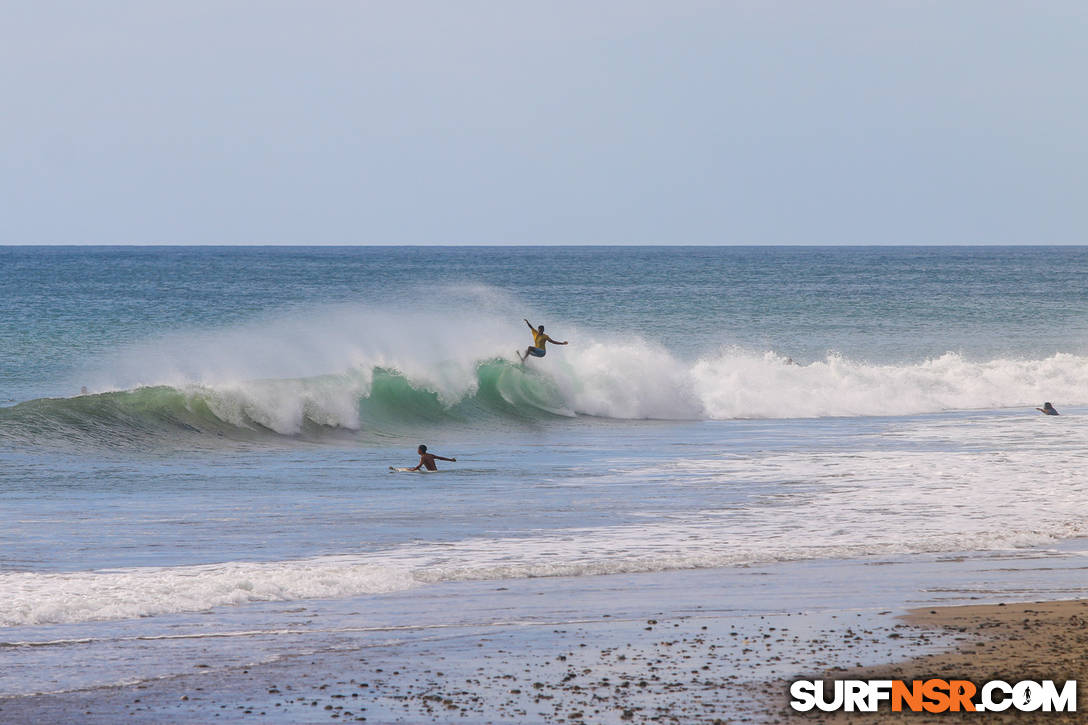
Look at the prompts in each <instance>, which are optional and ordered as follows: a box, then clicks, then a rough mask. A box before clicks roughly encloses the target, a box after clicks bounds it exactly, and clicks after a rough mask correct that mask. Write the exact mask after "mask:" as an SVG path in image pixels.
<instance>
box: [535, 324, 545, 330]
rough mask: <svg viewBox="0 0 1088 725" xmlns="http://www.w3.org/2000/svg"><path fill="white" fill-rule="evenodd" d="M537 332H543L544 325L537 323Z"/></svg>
mask: <svg viewBox="0 0 1088 725" xmlns="http://www.w3.org/2000/svg"><path fill="white" fill-rule="evenodd" d="M536 329H537V332H544V325H537V328H536Z"/></svg>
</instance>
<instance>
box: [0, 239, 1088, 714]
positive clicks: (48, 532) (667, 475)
mask: <svg viewBox="0 0 1088 725" xmlns="http://www.w3.org/2000/svg"><path fill="white" fill-rule="evenodd" d="M1086 274H1088V248H1084V247H820V248H816V247H501V248H500V247H411V248H409V247H0V658H3V659H4V660H6V662H7V666H6V667H3V668H0V695H26V694H30V693H36V692H52V691H61V690H66V689H73V688H81V687H91V686H100V685H110V684H117V683H120V682H134V681H139V680H140V679H141V678H148V679H151V678H159V677H165V676H169V675H171V674H174V673H178V672H182V671H191V670H192V668H193V667H194V666H196V665H197V664H199V663H206V662H208V661H212V662H214V663H219V664H222V665H223V666H239V665H240V664H242V663H252V662H263V661H270V660H272V659H275V658H277V657H282V656H284V655H285V654H286V653H288V652H297V651H299V650H300V648H301V649H305V650H306V651H318V650H321V649H322V648H325V649H329V648H336V647H339V646H342V645H343V641H342V638H343V637H344V636H345V634H344V633H345V632H349V631H352V632H360V631H364V630H366V631H369V628H372V627H373V628H374V629H375V631H376V630H378V629H381V631H383V632H385V633H386V634H385V635H382V636H387V634H388V631H389V628H391V627H393V628H395V627H405V628H412V627H415V626H420V625H421V623H426V625H427V626H428V627H432V628H433V627H445V626H455V625H461V624H464V623H465V622H466V621H468V620H472V617H473V616H481V617H482V616H485V615H483V614H479V613H476V614H474V613H473V612H468V611H465V609H464V608H463V607H460V606H458V605H456V602H457V601H459V600H458V599H457V597H456V593H457V592H458V591H463V589H458V587H464V586H480V585H486V586H487V587H490V588H491V589H494V590H499V589H500V588H502V589H505V588H511V587H515V586H516V583H517V582H525V581H527V580H530V579H539V578H542V577H543V578H548V579H549V581H551V580H552V579H554V578H575V579H577V580H578V581H579V582H581V583H582V584H585V583H587V582H592V581H596V580H594V579H593V578H595V577H596V578H599V580H600V581H602V582H603V581H605V580H606V579H607V578H608V577H612V576H632V575H641V574H653V573H661V572H676V571H683V570H705V571H720V572H721V575H722V576H723V577H728V576H733V575H734V574H735V573H736V572H738V571H741V570H742V569H744V568H745V567H755V566H758V567H770V568H772V569H773V568H774V567H791V566H797V565H798V563H803V562H810V563H813V564H814V565H818V564H820V563H827V562H835V561H845V560H851V561H857V560H860V561H876V560H881V559H882V558H888V557H892V558H895V560H896V561H899V562H907V563H909V562H911V561H914V560H915V559H917V560H919V561H922V560H927V561H931V560H933V557H945V558H948V559H957V560H984V559H986V557H991V556H994V555H995V554H996V553H1002V555H1008V554H1009V553H1010V552H1011V553H1012V555H1015V556H1020V557H1028V558H1043V559H1046V558H1047V557H1068V556H1069V555H1070V551H1071V550H1076V551H1079V549H1078V548H1077V547H1078V546H1079V545H1080V544H1079V543H1077V542H1080V540H1081V539H1082V537H1084V536H1085V534H1086V530H1088V517H1086V509H1085V503H1084V502H1085V501H1086V500H1088V476H1085V471H1086V470H1088V465H1086V464H1088V429H1086V428H1085V427H1084V426H1083V425H1082V421H1083V416H1084V415H1085V413H1086V412H1088V287H1086V286H1085V285H1084V279H1085V275H1086ZM523 318H527V319H528V320H529V321H531V322H532V324H533V325H538V324H543V325H545V327H546V331H547V332H548V333H549V334H550V335H552V336H553V337H554V338H555V339H558V340H567V341H569V345H567V346H552V345H549V346H548V353H547V356H546V357H545V358H543V359H529V360H528V362H527V363H526V364H524V365H521V364H519V363H518V360H517V357H516V353H517V352H518V351H523V350H524V349H525V347H526V346H527V345H529V344H530V343H531V341H532V340H531V337H530V335H529V330H528V329H527V328H526V325H525V322H523ZM1044 401H1050V402H1052V403H1053V404H1054V406H1055V407H1056V408H1057V409H1058V410H1059V411H1060V412H1061V415H1060V416H1057V417H1053V416H1043V415H1041V414H1039V413H1038V412H1037V411H1036V410H1035V409H1036V407H1041V406H1042V404H1043V402H1044ZM421 443H423V444H426V445H428V446H429V448H430V449H431V451H432V452H434V453H437V454H439V455H442V456H446V457H456V459H457V462H456V463H446V462H441V461H440V462H439V467H440V471H439V472H437V473H433V474H426V475H424V474H417V473H392V472H390V467H391V466H392V467H402V466H414V465H415V464H416V463H417V462H418V456H416V454H415V450H416V447H417V445H419V444H421ZM785 570H786V569H783V571H785ZM555 581H558V579H555ZM655 581H658V580H655ZM1052 584H1053V583H1052V582H1051V583H1049V584H1045V585H1044V584H1037V585H1025V589H1024V591H1025V593H1026V595H1027V596H1031V595H1032V594H1043V593H1046V594H1054V592H1055V590H1054V589H1053V588H1052ZM1033 586H1034V587H1035V588H1032V587H1033ZM1077 586H1080V585H1079V584H1075V585H1074V584H1073V583H1071V584H1070V587H1071V588H1072V589H1071V590H1075V589H1076V587H1077ZM1047 587H1051V588H1049V589H1047ZM1044 589H1045V591H1044ZM548 591H549V592H550V595H549V596H555V597H559V596H561V594H560V593H557V592H558V591H561V590H556V589H552V590H548ZM1061 591H1064V590H1061ZM1077 591H1079V590H1077ZM1059 593H1060V592H1059ZM738 596H739V597H741V599H742V600H743V596H742V595H739V594H738ZM391 597H392V599H391ZM393 601H395V602H396V604H395V606H394V605H391V604H388V602H393ZM519 606H520V605H519ZM730 606H736V607H739V608H744V607H745V606H748V607H750V606H754V605H752V604H751V603H750V602H748V603H747V604H746V603H745V601H739V602H731V603H730ZM557 608H558V609H564V608H566V609H564V611H567V609H569V612H575V613H577V612H578V611H580V609H581V607H580V605H578V604H577V603H576V602H575V603H570V604H569V607H568V606H567V605H559V604H554V605H553V606H552V608H551V609H548V610H547V616H555V612H556V611H557ZM536 611H537V610H535V609H532V608H524V607H522V608H519V609H516V611H513V612H511V610H509V609H507V610H504V611H503V612H502V613H501V614H495V615H493V616H495V617H500V616H504V617H508V616H511V613H513V614H516V615H517V616H519V617H523V618H529V619H531V618H532V617H533V616H537V614H535V612H536ZM569 612H568V614H569ZM487 616H492V615H487ZM540 616H544V615H543V614H541V615H540ZM571 616H573V615H571ZM315 620H316V621H319V622H320V623H324V622H330V621H331V622H334V624H328V625H325V624H320V625H317V624H313V622H314V621H315ZM473 621H475V620H473ZM288 635H290V636H288ZM300 643H301V644H300Z"/></svg>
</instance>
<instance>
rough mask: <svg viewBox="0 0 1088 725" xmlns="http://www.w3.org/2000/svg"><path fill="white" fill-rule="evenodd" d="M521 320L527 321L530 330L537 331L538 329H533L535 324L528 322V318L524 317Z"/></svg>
mask: <svg viewBox="0 0 1088 725" xmlns="http://www.w3.org/2000/svg"><path fill="white" fill-rule="evenodd" d="M521 319H523V320H525V324H526V325H528V326H529V329H530V330H535V329H536V328H535V327H533V323H531V322H529V320H528V319H526V318H524V317H523V318H521Z"/></svg>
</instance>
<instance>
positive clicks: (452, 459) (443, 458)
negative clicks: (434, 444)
mask: <svg viewBox="0 0 1088 725" xmlns="http://www.w3.org/2000/svg"><path fill="white" fill-rule="evenodd" d="M435 458H437V459H438V460H440V461H449V462H450V463H457V459H456V458H445V457H443V456H435Z"/></svg>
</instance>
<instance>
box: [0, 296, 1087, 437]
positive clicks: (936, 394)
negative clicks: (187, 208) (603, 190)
mask: <svg viewBox="0 0 1088 725" xmlns="http://www.w3.org/2000/svg"><path fill="white" fill-rule="evenodd" d="M558 325H559V327H560V328H561V329H563V330H564V334H566V335H567V337H571V338H573V339H574V340H576V343H575V344H574V345H572V346H569V347H567V348H560V349H557V350H553V353H552V356H551V357H549V358H546V359H543V360H535V359H534V360H531V361H529V362H528V363H527V364H520V363H518V362H517V361H516V357H515V352H514V351H512V350H511V348H512V347H514V345H515V344H516V342H514V341H520V340H521V338H522V337H524V334H523V330H521V329H519V327H518V326H517V325H516V324H515V323H514V322H511V320H510V316H506V317H498V316H494V315H491V314H486V313H485V314H480V313H477V314H475V315H472V314H470V313H469V311H468V310H467V309H466V310H457V311H451V310H448V309H447V310H441V309H437V308H435V309H429V310H417V311H414V312H404V311H399V312H398V311H391V310H382V309H368V308H349V307H345V306H329V307H325V308H321V307H316V308H310V309H307V310H306V311H305V313H304V314H302V313H297V312H296V313H294V314H291V315H285V316H283V317H281V318H279V319H270V320H264V321H262V322H261V323H259V324H250V325H246V326H239V327H234V328H228V329H225V330H215V331H204V332H200V331H189V332H187V333H183V334H181V333H179V334H172V335H165V336H159V337H158V338H157V339H155V340H154V342H153V343H144V344H139V345H133V346H130V347H128V348H126V349H124V350H121V351H118V352H117V353H115V354H113V355H111V356H110V359H109V361H108V363H101V364H100V366H101V369H98V370H92V371H88V372H87V374H86V375H85V380H87V381H88V382H89V383H90V389H89V390H88V394H86V395H80V396H71V397H65V398H62V399H56V398H47V399H35V400H31V401H26V402H23V403H20V404H18V405H15V406H11V407H9V408H6V409H0V435H4V436H8V437H11V438H21V439H22V440H24V441H29V440H32V439H37V438H38V437H40V436H42V435H43V434H45V435H49V436H51V437H62V438H64V439H67V440H81V439H84V438H86V437H87V436H92V437H93V438H95V439H96V440H98V441H100V442H103V443H109V442H110V436H111V435H113V434H116V440H117V441H119V442H125V441H130V440H131V439H132V438H133V436H136V437H139V436H140V435H141V434H146V435H148V436H153V435H158V436H160V437H162V436H164V435H165V436H170V435H175V434H176V435H184V434H185V433H193V434H197V435H199V434H202V433H215V434H218V435H226V436H228V437H230V438H238V437H247V436H251V435H253V434H272V435H279V436H285V437H291V436H303V435H306V436H309V437H318V436H321V435H323V434H335V433H337V432H338V431H339V432H344V431H348V432H373V433H389V432H398V431H403V430H405V429H407V428H411V427H412V426H418V425H427V426H430V425H440V424H448V425H456V424H458V423H462V424H463V423H472V424H478V425H481V424H486V423H487V422H488V421H490V422H491V423H493V424H502V423H503V422H504V421H507V420H513V421H519V420H520V421H532V420H536V419H539V418H540V417H542V416H547V417H577V416H588V417H594V418H601V419H616V420H678V421H681V420H686V421H694V420H729V419H735V418H819V417H824V416H899V415H916V414H921V413H935V412H941V411H948V410H972V409H994V408H1011V407H1025V406H1029V407H1030V406H1031V405H1032V404H1033V403H1036V402H1037V401H1041V400H1043V399H1044V398H1047V397H1053V398H1057V399H1060V400H1062V401H1065V404H1066V405H1085V404H1088V357H1086V356H1082V355H1075V354H1071V353H1055V354H1053V355H1051V356H1049V357H1046V358H1042V359H1031V358H996V359H988V360H972V359H970V358H969V357H968V356H966V355H964V354H962V353H960V352H955V351H948V352H945V353H943V354H941V355H939V356H937V357H934V358H929V359H923V360H920V361H917V362H902V363H898V364H892V363H883V364H881V363H873V362H867V361H863V360H855V359H850V358H848V357H846V356H844V355H843V354H841V353H839V352H837V351H831V352H828V353H827V354H826V355H824V356H823V357H822V358H821V359H815V360H807V361H798V360H794V359H793V358H792V357H789V356H787V355H785V354H784V353H783V352H782V351H776V350H764V351H760V350H746V349H744V348H741V347H739V346H730V347H723V348H719V349H716V350H713V351H709V352H707V353H704V354H702V355H698V356H694V357H685V356H684V355H683V354H678V353H675V352H672V351H670V350H668V349H667V348H666V347H664V346H663V345H662V344H660V343H658V342H656V341H652V340H647V339H644V338H642V337H641V336H640V335H639V334H637V333H636V332H629V333H625V334H622V335H617V334H615V333H611V334H610V333H609V332H602V331H596V330H593V329H587V328H583V327H581V326H579V325H578V324H576V323H574V322H573V321H567V320H562V319H560V320H559V321H558ZM406 330H423V331H425V333H423V334H416V335H413V334H405V331H406ZM73 385H74V384H73ZM82 387H83V388H86V387H87V386H86V385H84V386H82Z"/></svg>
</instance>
